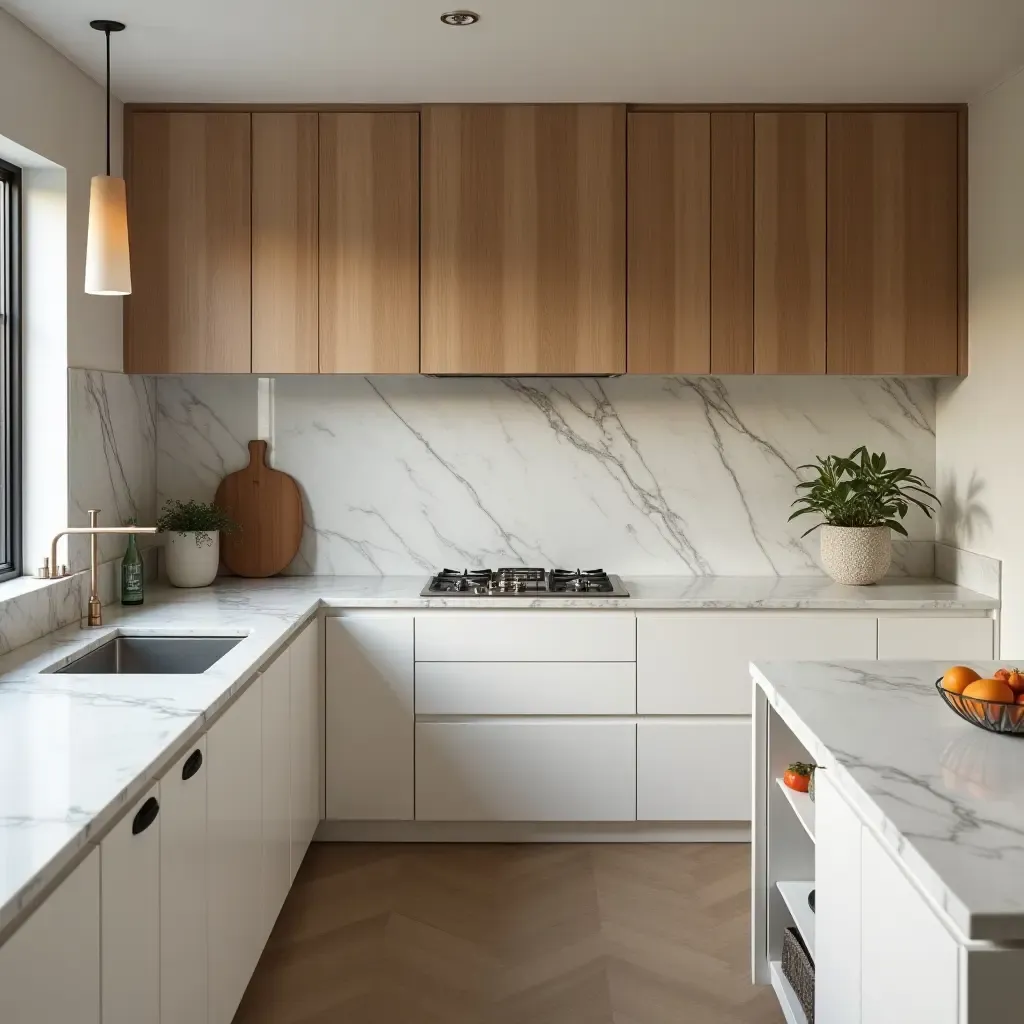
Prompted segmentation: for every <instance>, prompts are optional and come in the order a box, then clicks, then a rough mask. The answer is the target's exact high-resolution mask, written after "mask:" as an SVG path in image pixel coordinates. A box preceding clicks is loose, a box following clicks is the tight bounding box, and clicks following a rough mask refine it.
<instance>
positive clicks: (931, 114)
mask: <svg viewBox="0 0 1024 1024" xmlns="http://www.w3.org/2000/svg"><path fill="white" fill-rule="evenodd" d="M957 131H958V129H957V114H956V112H955V111H949V112H942V111H927V112H912V113H890V112H885V113H863V112H860V113H854V112H841V113H832V114H829V115H828V372H829V373H861V374H870V373H891V374H897V373H916V374H955V373H956V372H957V315H958V298H957V282H958V263H957V230H958V225H957V218H958V211H957V202H958V173H959V172H958V157H957V145H958V143H957Z"/></svg>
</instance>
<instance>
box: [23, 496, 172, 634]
mask: <svg viewBox="0 0 1024 1024" xmlns="http://www.w3.org/2000/svg"><path fill="white" fill-rule="evenodd" d="M99 515H100V510H99V509H98V508H91V509H89V525H88V526H69V527H67V528H66V529H64V530H61V531H60V533H58V534H57V536H56V537H54V538H53V540H52V541H51V542H50V561H49V563H47V564H44V566H43V569H42V571H41V572H40V578H42V579H59V578H60V577H62V576H68V575H70V574H69V573H68V570H67V567H66V566H62V567H60V568H58V566H57V542H58V541H59V540H60V539H61V537H67V536H69V535H78V536H81V535H86V536H88V537H90V542H89V614H88V623H89V625H90V626H102V625H103V604H102V603H101V601H100V596H99V592H98V590H97V581H96V570H97V563H98V562H99V550H98V548H99V544H98V538H99V536H100V534H121V535H127V534H130V533H134V534H140V533H156V532H157V528H156V527H155V526H97V522H98V520H99Z"/></svg>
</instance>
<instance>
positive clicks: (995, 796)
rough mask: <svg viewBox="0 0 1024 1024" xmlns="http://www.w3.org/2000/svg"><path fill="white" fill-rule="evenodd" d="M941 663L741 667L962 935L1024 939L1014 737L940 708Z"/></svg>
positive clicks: (1022, 765) (1023, 818)
mask: <svg viewBox="0 0 1024 1024" xmlns="http://www.w3.org/2000/svg"><path fill="white" fill-rule="evenodd" d="M948 667H949V666H948V665H947V664H946V663H941V664H940V663H937V662H860V663H857V662H851V663H843V664H821V663H813V662H810V663H803V664H797V663H772V662H768V663H758V664H756V665H752V666H751V668H752V672H753V675H754V679H755V681H756V682H757V684H758V685H759V686H760V687H761V689H762V690H764V692H765V694H766V695H767V697H768V700H769V702H770V703H771V705H772V706H773V707H774V708H775V709H776V711H778V713H779V714H780V715H781V716H782V719H783V721H785V722H786V724H787V725H788V726H789V727H790V728H791V729H792V730H793V732H794V733H795V734H796V736H797V738H798V739H799V740H800V742H801V743H802V744H803V745H804V746H805V747H806V748H807V751H808V753H809V754H810V756H811V757H812V758H813V759H814V761H815V762H816V763H817V764H820V765H824V766H825V768H826V770H827V771H828V772H829V777H830V778H831V780H832V781H833V782H834V783H835V784H836V785H837V786H838V787H839V788H840V789H841V790H842V791H843V793H844V795H845V796H846V797H847V798H848V799H849V800H850V801H851V802H852V803H853V804H854V805H855V806H856V807H857V809H858V810H859V811H860V812H861V814H862V815H863V816H864V818H865V820H867V821H868V822H869V823H870V825H871V826H872V827H873V828H875V829H876V830H877V831H878V832H879V833H880V834H881V835H882V837H883V839H884V840H885V842H886V844H887V845H888V846H889V848H890V850H891V851H892V852H893V854H894V855H895V856H896V857H897V858H898V859H899V860H900V861H902V863H903V865H904V866H905V867H906V869H907V871H908V872H909V873H910V874H911V875H912V876H913V877H914V878H915V879H916V880H917V881H918V883H919V884H920V885H921V887H922V888H923V889H924V890H925V891H926V892H927V893H928V894H929V895H930V896H931V897H932V898H933V899H934V900H935V902H936V903H937V904H938V906H940V907H941V908H942V909H943V910H944V911H945V912H946V913H947V914H948V915H949V917H950V918H951V920H952V921H953V923H954V924H955V925H956V927H957V928H959V929H960V931H961V932H962V933H963V935H964V936H965V937H967V938H970V939H991V940H1010V939H1024V887H1022V886H1021V884H1020V880H1021V878H1022V877H1024V738H1017V737H1011V736H996V735H993V734H991V733H988V732H985V731H984V730H982V729H980V728H978V727H976V726H973V725H971V724H969V723H968V722H964V721H962V720H961V719H960V718H958V717H957V716H956V715H955V714H954V713H953V712H952V711H950V710H949V709H948V708H947V707H946V706H945V705H944V704H943V702H942V700H941V698H940V697H939V695H938V694H937V693H936V692H935V687H934V683H935V680H936V679H937V678H938V677H939V676H941V675H942V673H943V672H944V671H945V670H946V669H947V668H948ZM974 667H975V668H976V669H977V670H978V671H979V672H991V671H994V669H995V668H996V665H995V664H976V665H975V666H974Z"/></svg>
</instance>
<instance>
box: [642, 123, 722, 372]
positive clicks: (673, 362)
mask: <svg viewBox="0 0 1024 1024" xmlns="http://www.w3.org/2000/svg"><path fill="white" fill-rule="evenodd" d="M628 130H629V165H628V166H629V173H628V180H629V239H628V246H627V249H628V253H629V276H628V281H629V286H628V287H629V302H628V310H629V321H628V327H629V334H628V350H627V354H628V360H627V364H626V365H627V369H628V371H629V372H630V373H708V372H709V371H710V369H711V308H710V302H711V300H710V293H711V251H710V250H711V246H710V241H711V234H710V232H711V116H710V114H701V113H686V114H675V113H636V114H630V115H629V126H628Z"/></svg>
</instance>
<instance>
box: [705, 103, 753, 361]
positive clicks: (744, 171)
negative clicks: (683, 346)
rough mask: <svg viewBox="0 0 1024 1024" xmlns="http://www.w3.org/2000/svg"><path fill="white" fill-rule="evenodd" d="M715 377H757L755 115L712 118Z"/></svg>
mask: <svg viewBox="0 0 1024 1024" xmlns="http://www.w3.org/2000/svg"><path fill="white" fill-rule="evenodd" d="M711 372H712V373H753V372H754V115H753V114H751V113H749V112H743V111H739V112H732V111H730V112H716V113H714V114H712V115H711Z"/></svg>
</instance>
